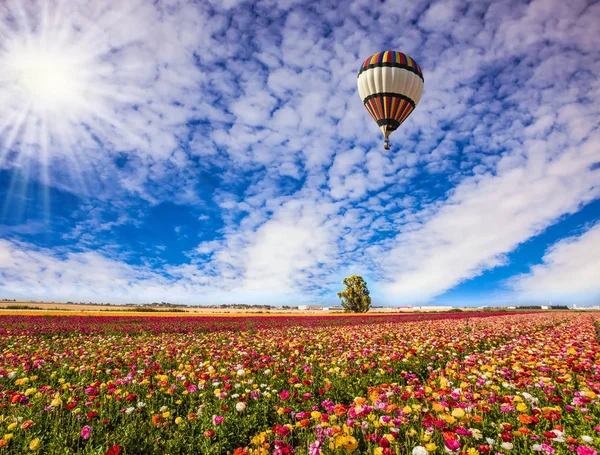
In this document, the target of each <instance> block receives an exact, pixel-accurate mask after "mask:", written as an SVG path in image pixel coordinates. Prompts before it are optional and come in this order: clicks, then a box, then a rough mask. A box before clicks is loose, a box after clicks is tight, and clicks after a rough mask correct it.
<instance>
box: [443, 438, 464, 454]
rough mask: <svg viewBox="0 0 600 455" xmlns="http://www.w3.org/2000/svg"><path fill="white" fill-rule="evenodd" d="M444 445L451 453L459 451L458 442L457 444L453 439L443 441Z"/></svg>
mask: <svg viewBox="0 0 600 455" xmlns="http://www.w3.org/2000/svg"><path fill="white" fill-rule="evenodd" d="M444 444H446V447H448V450H451V451H453V452H454V451H455V450H458V449H460V442H458V441H457V440H455V439H446V440H444Z"/></svg>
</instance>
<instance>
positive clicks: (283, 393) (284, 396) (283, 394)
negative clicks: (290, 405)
mask: <svg viewBox="0 0 600 455" xmlns="http://www.w3.org/2000/svg"><path fill="white" fill-rule="evenodd" d="M289 397H290V391H289V390H282V391H281V393H280V394H279V398H281V399H282V400H284V401H285V400H287V399H288V398H289Z"/></svg>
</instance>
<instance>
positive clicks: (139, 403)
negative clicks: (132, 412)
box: [137, 401, 146, 409]
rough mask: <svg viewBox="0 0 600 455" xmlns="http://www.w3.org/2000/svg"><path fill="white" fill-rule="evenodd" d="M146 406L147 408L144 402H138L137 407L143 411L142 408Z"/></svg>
mask: <svg viewBox="0 0 600 455" xmlns="http://www.w3.org/2000/svg"><path fill="white" fill-rule="evenodd" d="M145 406H146V403H144V402H143V401H138V402H137V407H138V408H140V409H141V408H144V407H145Z"/></svg>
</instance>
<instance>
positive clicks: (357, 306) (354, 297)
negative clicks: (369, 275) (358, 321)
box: [337, 275, 371, 313]
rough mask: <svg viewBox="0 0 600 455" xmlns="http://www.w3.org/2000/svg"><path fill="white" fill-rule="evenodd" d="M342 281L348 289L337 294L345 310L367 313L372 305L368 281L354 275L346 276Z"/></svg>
mask: <svg viewBox="0 0 600 455" xmlns="http://www.w3.org/2000/svg"><path fill="white" fill-rule="evenodd" d="M342 283H343V284H344V286H346V289H344V290H343V291H342V292H338V293H337V295H338V297H339V298H340V300H341V301H342V307H343V308H344V310H345V311H349V312H350V311H351V312H353V313H366V312H367V311H369V308H370V307H371V297H369V290H368V289H367V283H365V280H363V277H362V276H359V275H352V276H349V277H348V278H344V281H342Z"/></svg>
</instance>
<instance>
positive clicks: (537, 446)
mask: <svg viewBox="0 0 600 455" xmlns="http://www.w3.org/2000/svg"><path fill="white" fill-rule="evenodd" d="M531 448H532V449H533V450H535V451H536V452H541V450H542V445H541V444H534V445H533V446H532V447H531Z"/></svg>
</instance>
